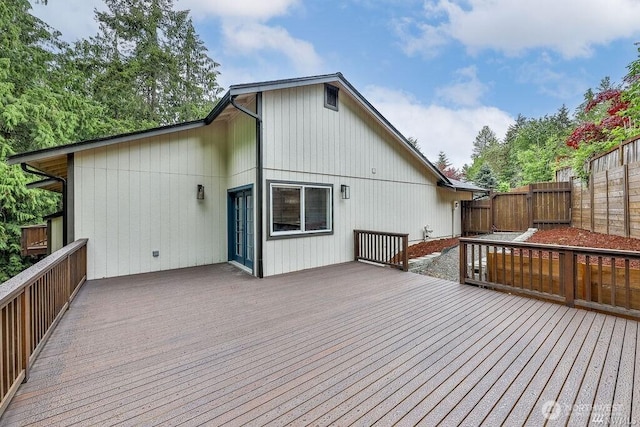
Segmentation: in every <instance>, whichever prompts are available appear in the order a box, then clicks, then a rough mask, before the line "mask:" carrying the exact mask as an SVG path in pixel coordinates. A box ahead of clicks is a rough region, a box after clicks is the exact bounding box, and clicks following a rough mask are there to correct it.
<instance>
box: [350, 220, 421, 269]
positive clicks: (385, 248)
mask: <svg viewBox="0 0 640 427" xmlns="http://www.w3.org/2000/svg"><path fill="white" fill-rule="evenodd" d="M408 247H409V234H402V233H385V232H381V231H368V230H353V253H354V258H355V260H356V261H360V260H362V261H369V262H375V263H377V264H384V265H389V266H391V267H395V268H399V269H401V270H404V271H408V270H409V251H408V250H407V249H408Z"/></svg>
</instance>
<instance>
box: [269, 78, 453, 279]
mask: <svg viewBox="0 0 640 427" xmlns="http://www.w3.org/2000/svg"><path fill="white" fill-rule="evenodd" d="M339 97H340V105H339V111H334V110H330V109H327V108H325V107H324V85H313V86H306V87H298V88H292V89H284V90H276V91H270V92H266V93H264V95H263V119H264V121H263V123H264V125H263V126H264V128H263V135H264V175H265V180H277V181H296V182H310V183H322V184H332V185H333V230H334V233H333V234H332V235H324V236H306V237H298V238H289V239H281V240H269V239H266V240H265V241H264V254H263V257H264V272H265V275H267V276H268V275H273V274H280V273H286V272H290V271H296V270H302V269H306V268H313V267H319V266H324V265H330V264H335V263H340V262H347V261H350V260H352V259H353V230H354V229H371V230H377V231H387V232H399V233H409V238H410V240H412V241H417V240H421V239H422V238H423V228H424V226H426V225H429V227H430V228H432V229H433V230H434V232H433V233H432V237H446V236H451V235H452V223H453V227H454V233H453V234H456V235H457V234H460V214H459V210H458V211H456V212H453V211H452V202H453V201H454V200H459V198H460V197H461V196H462V195H461V194H456V193H454V192H451V191H447V190H443V189H441V188H438V187H437V179H436V177H435V175H434V174H433V173H431V172H430V171H428V170H426V169H425V167H424V166H423V165H422V164H421V163H420V162H419V160H417V159H416V158H415V157H414V156H413V155H411V154H410V153H409V152H408V150H407V149H406V148H405V147H403V146H402V145H401V144H400V143H399V142H398V141H397V140H395V139H394V138H393V137H392V136H391V135H389V134H388V133H387V131H386V130H385V129H384V128H383V127H382V126H381V125H380V124H379V123H378V122H377V121H376V119H374V118H373V117H371V116H370V115H369V114H368V113H367V112H365V110H363V109H362V107H361V106H360V105H359V104H358V103H357V102H356V101H354V100H353V99H351V98H349V97H348V96H347V94H346V91H343V90H341V91H340V95H339ZM341 185H348V186H350V189H351V198H350V199H348V200H343V199H342V198H341V195H340V186H341ZM264 197H265V200H267V198H268V197H269V189H268V187H266V186H265V191H264ZM462 197H464V196H462ZM456 216H457V218H456ZM452 218H453V221H452ZM265 220H266V215H265ZM268 229H269V226H268V224H267V223H266V221H265V223H264V230H265V238H266V237H267V236H268Z"/></svg>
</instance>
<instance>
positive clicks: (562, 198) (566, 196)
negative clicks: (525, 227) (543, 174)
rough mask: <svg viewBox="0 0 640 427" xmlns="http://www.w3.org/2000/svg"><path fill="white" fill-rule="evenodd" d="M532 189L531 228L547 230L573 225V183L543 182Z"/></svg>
mask: <svg viewBox="0 0 640 427" xmlns="http://www.w3.org/2000/svg"><path fill="white" fill-rule="evenodd" d="M530 188H531V190H530V192H531V210H532V224H530V225H531V226H533V227H534V228H538V229H540V230H547V229H551V228H557V227H562V226H569V225H570V224H571V183H569V182H541V183H537V184H531V187H530Z"/></svg>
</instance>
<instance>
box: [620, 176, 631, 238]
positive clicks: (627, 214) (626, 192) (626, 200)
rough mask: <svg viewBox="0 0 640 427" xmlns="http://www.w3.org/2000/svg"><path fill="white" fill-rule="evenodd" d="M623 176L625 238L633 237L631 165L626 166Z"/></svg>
mask: <svg viewBox="0 0 640 427" xmlns="http://www.w3.org/2000/svg"><path fill="white" fill-rule="evenodd" d="M622 167H623V171H624V172H623V175H622V182H623V186H622V191H623V203H624V234H625V237H630V236H631V212H630V211H629V165H627V164H625V165H623V166H622Z"/></svg>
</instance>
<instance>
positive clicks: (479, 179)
mask: <svg viewBox="0 0 640 427" xmlns="http://www.w3.org/2000/svg"><path fill="white" fill-rule="evenodd" d="M473 183H474V184H476V185H477V186H479V187H482V188H488V189H490V190H494V189H495V188H497V187H498V180H497V179H496V176H495V174H494V173H493V171H492V170H491V168H490V167H489V165H487V164H483V165H482V166H480V169H479V170H478V173H477V174H476V176H475V177H474V179H473Z"/></svg>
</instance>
